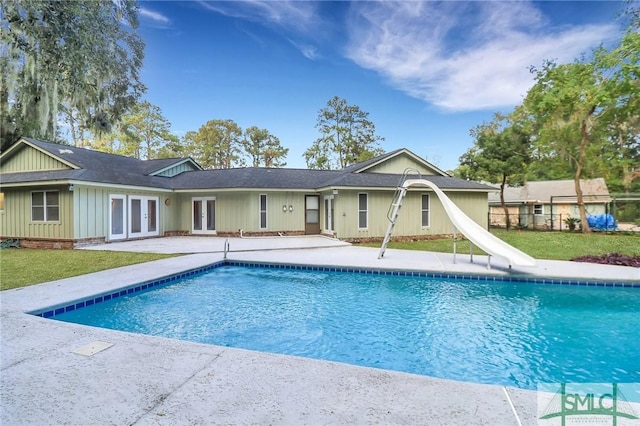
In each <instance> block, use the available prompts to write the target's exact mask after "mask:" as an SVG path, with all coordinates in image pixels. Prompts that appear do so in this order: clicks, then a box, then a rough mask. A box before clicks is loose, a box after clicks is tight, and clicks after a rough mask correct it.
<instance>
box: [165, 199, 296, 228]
mask: <svg viewBox="0 0 640 426" xmlns="http://www.w3.org/2000/svg"><path fill="white" fill-rule="evenodd" d="M260 194H267V228H266V229H261V228H260V224H259V199H260V198H259V196H260ZM193 197H215V198H216V231H217V232H238V230H240V229H242V230H243V231H244V232H290V231H304V194H303V193H297V192H269V191H242V192H198V193H192V194H180V196H179V197H178V198H177V200H176V201H177V202H178V204H179V206H176V207H177V209H176V210H177V211H176V217H175V218H174V221H173V224H174V226H176V227H177V228H176V229H174V230H181V231H188V232H191V226H192V223H191V222H192V221H191V200H192V198H193ZM285 205H286V206H287V211H286V212H284V211H283V209H282V206H285ZM289 206H293V212H290V211H289Z"/></svg>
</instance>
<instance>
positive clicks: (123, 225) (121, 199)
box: [109, 194, 127, 240]
mask: <svg viewBox="0 0 640 426" xmlns="http://www.w3.org/2000/svg"><path fill="white" fill-rule="evenodd" d="M109 204H110V205H111V206H110V208H109V240H121V239H123V238H127V197H126V195H116V194H111V195H109Z"/></svg>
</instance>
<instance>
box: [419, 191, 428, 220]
mask: <svg viewBox="0 0 640 426" xmlns="http://www.w3.org/2000/svg"><path fill="white" fill-rule="evenodd" d="M429 202H430V200H429V194H422V202H421V203H420V204H421V205H420V216H421V223H420V224H421V225H422V226H429Z"/></svg>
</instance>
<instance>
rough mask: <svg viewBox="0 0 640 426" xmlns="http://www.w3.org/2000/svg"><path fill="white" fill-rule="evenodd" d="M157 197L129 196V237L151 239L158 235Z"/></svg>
mask: <svg viewBox="0 0 640 426" xmlns="http://www.w3.org/2000/svg"><path fill="white" fill-rule="evenodd" d="M158 213H159V212H158V197H145V196H141V195H130V196H129V237H130V238H136V237H152V236H155V235H158V234H159V229H158V217H159V215H158Z"/></svg>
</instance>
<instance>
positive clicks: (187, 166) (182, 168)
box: [155, 163, 197, 177]
mask: <svg viewBox="0 0 640 426" xmlns="http://www.w3.org/2000/svg"><path fill="white" fill-rule="evenodd" d="M194 170H197V169H196V168H195V167H194V166H193V164H191V163H182V164H178V165H177V166H175V167H171V168H170V169H167V170H165V171H163V172H162V173H158V174H157V175H155V176H163V177H173V176H177V175H179V174H180V173H182V172H191V171H194Z"/></svg>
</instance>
